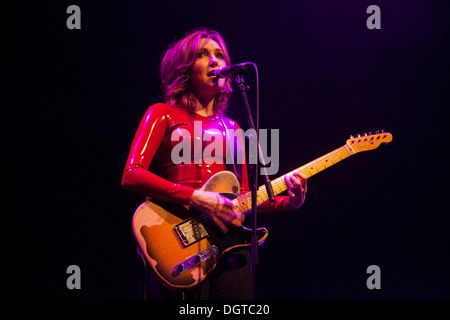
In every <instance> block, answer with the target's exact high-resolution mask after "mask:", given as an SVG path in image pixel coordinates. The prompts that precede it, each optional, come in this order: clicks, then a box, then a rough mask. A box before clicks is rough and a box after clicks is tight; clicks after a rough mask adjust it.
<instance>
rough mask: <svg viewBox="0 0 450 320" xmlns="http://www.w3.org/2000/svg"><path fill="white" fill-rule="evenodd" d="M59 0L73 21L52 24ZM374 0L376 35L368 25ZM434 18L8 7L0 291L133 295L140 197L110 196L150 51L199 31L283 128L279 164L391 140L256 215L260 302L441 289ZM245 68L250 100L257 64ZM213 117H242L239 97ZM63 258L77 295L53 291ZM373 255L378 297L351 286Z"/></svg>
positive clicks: (444, 86)
mask: <svg viewBox="0 0 450 320" xmlns="http://www.w3.org/2000/svg"><path fill="white" fill-rule="evenodd" d="M71 4H77V5H78V6H79V7H80V8H81V30H69V29H67V27H66V20H67V18H68V17H69V14H67V13H66V9H67V7H68V6H69V5H71ZM371 4H376V5H378V6H379V7H380V9H381V30H369V29H368V28H367V27H366V20H367V18H368V17H369V14H367V13H366V9H367V7H368V6H369V5H371ZM448 13H449V5H448V1H425V0H423V1H413V0H410V1H381V0H376V1H363V0H361V1H324V0H318V1H312V0H310V1H226V2H216V1H206V2H205V1H169V0H166V1H33V2H23V1H21V2H20V3H19V4H17V5H16V6H15V7H14V8H9V9H8V10H7V11H6V15H7V16H8V17H9V18H12V19H9V20H8V21H10V22H9V25H8V28H7V30H8V32H7V33H8V34H9V36H10V37H11V40H12V42H11V43H12V45H11V46H9V47H8V48H7V51H8V52H11V53H12V55H13V57H12V58H13V59H12V60H7V61H5V62H6V67H7V68H8V69H9V70H12V71H13V77H11V83H12V84H13V89H14V90H7V91H8V92H6V93H7V94H12V99H10V100H9V102H8V103H7V105H6V106H5V109H7V111H12V116H11V118H9V117H8V118H7V119H9V120H7V121H6V122H7V126H6V127H5V128H6V129H7V135H6V137H7V139H6V140H7V141H6V143H5V146H6V148H7V150H5V156H4V159H5V161H6V162H5V164H4V171H5V173H6V174H5V180H4V181H5V188H6V189H8V192H7V193H6V199H7V202H5V207H4V210H3V212H4V216H5V217H6V218H7V219H6V220H5V221H6V223H4V225H3V229H7V231H8V232H7V233H6V235H7V239H6V247H7V252H8V257H7V259H6V261H7V262H6V264H7V273H6V274H5V275H6V279H7V281H6V283H7V286H6V288H5V291H6V292H5V294H6V296H8V297H10V298H19V299H22V298H26V299H135V297H136V294H137V292H138V287H139V279H140V272H141V261H140V260H139V257H138V255H137V254H136V251H135V245H134V240H133V237H132V233H131V218H132V214H133V212H134V210H135V209H136V207H137V206H138V205H139V204H140V203H141V202H142V201H143V199H142V197H141V196H139V195H136V194H133V193H131V192H128V191H124V190H122V189H121V187H120V181H121V176H122V170H123V168H124V164H125V161H126V158H127V155H128V150H129V147H130V144H131V141H132V138H133V136H134V133H135V131H136V129H137V126H138V124H139V121H140V119H141V117H142V115H143V114H144V112H145V111H146V109H147V107H148V106H149V105H151V104H153V103H156V102H159V101H160V98H159V96H160V79H159V76H158V68H159V63H160V60H161V55H162V53H163V52H164V50H165V49H166V47H167V46H168V45H169V44H170V43H171V42H172V41H174V40H175V39H180V38H181V37H183V36H184V34H185V33H186V31H188V30H190V29H192V28H194V27H198V26H206V27H208V28H212V29H215V30H217V31H219V32H220V33H221V34H222V35H223V37H224V38H225V40H226V41H227V43H228V49H229V52H230V54H231V58H232V62H233V63H239V62H244V61H253V62H255V63H256V64H257V65H258V68H259V73H260V82H261V83H260V86H261V91H260V93H261V105H260V111H261V116H260V122H261V124H260V127H261V128H266V129H272V128H273V129H280V170H279V175H281V174H284V173H287V172H289V171H291V170H293V169H294V168H297V167H299V166H301V165H303V164H305V163H307V162H309V161H311V160H313V159H315V158H317V157H319V156H321V155H323V154H325V153H328V152H329V151H331V150H334V149H335V148H337V147H340V146H342V145H343V144H344V143H345V142H346V139H347V138H348V136H349V135H350V134H357V133H364V132H368V131H372V132H374V131H375V130H381V129H384V130H385V131H387V132H391V133H392V134H393V136H394V139H393V142H392V143H390V144H389V145H386V146H381V147H380V148H378V149H376V150H374V151H370V152H365V153H361V154H357V155H355V156H354V157H351V158H350V159H348V160H345V161H343V162H341V163H339V164H338V165H336V166H334V167H332V168H330V169H328V170H327V171H325V172H323V173H321V174H319V175H317V176H314V177H312V178H311V179H310V180H309V181H308V188H309V191H308V195H307V200H306V203H305V205H304V206H303V207H302V208H301V209H300V210H298V211H295V212H288V213H280V214H265V215H261V216H260V217H259V224H260V225H262V226H266V227H268V228H269V231H270V235H269V238H268V240H267V241H266V243H265V244H264V245H263V247H261V251H260V255H261V257H260V258H261V265H260V267H259V268H258V272H257V279H258V283H257V291H258V296H257V297H258V298H260V299H397V300H398V299H402V300H404V299H449V298H450V279H449V270H450V263H449V243H450V241H449V240H450V239H449V219H448V214H449V205H448V201H449V197H448V190H449V189H448V179H449V170H448V169H449V164H448V161H449V156H448V154H449V153H448V151H449V150H448V149H449V148H448V145H449V143H448V137H449V135H448V132H447V131H448V129H446V128H445V125H446V123H447V114H448V113H447V110H446V109H447V107H448V106H449V99H448V91H449V90H448V89H449V88H448V87H449V76H448V74H449V73H448V71H449V70H448V69H449V68H448V66H449V62H448V57H449V50H448V42H449V40H448V39H449V28H448V27H449V23H448V18H449V15H448ZM10 49H12V50H10ZM246 79H247V83H248V84H249V85H250V86H251V87H252V89H253V90H252V92H251V93H250V99H251V102H252V106H254V105H255V104H254V93H255V90H254V89H255V80H254V79H255V78H254V74H253V73H251V71H248V72H246ZM8 115H9V113H8ZM228 115H229V116H230V117H231V118H234V119H236V120H237V121H238V122H239V123H240V124H241V126H242V127H244V128H246V127H247V123H246V119H245V115H244V109H243V106H242V102H241V98H240V96H239V94H238V93H235V95H234V97H233V103H232V106H231V107H230V109H229V113H228ZM277 176H278V175H276V176H274V178H275V177H277ZM6 204H11V205H12V207H11V209H7V207H8V205H6ZM4 260H5V259H4ZM72 264H75V265H78V266H79V267H80V268H81V290H68V289H67V287H66V279H67V277H68V276H69V275H68V274H66V268H67V267H68V266H69V265H72ZM370 265H378V266H379V267H380V268H381V289H380V290H369V289H367V287H366V280H367V277H368V276H369V275H368V274H367V273H366V269H367V267H368V266H370Z"/></svg>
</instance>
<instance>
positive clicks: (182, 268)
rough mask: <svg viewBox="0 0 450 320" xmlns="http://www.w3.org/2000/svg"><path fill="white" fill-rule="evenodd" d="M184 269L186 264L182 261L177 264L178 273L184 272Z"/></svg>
mask: <svg viewBox="0 0 450 320" xmlns="http://www.w3.org/2000/svg"><path fill="white" fill-rule="evenodd" d="M183 270H184V265H183V264H182V263H180V264H179V265H177V272H178V273H182V272H183Z"/></svg>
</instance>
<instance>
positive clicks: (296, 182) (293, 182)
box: [290, 176, 302, 187]
mask: <svg viewBox="0 0 450 320" xmlns="http://www.w3.org/2000/svg"><path fill="white" fill-rule="evenodd" d="M290 179H291V182H292V185H293V186H294V187H295V186H301V185H302V183H301V181H300V180H301V179H297V178H296V177H295V176H291V177H290Z"/></svg>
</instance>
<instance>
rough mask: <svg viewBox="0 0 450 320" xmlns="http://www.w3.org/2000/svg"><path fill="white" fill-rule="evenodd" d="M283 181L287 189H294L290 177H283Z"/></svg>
mask: <svg viewBox="0 0 450 320" xmlns="http://www.w3.org/2000/svg"><path fill="white" fill-rule="evenodd" d="M284 181H285V182H286V185H287V187H288V189H292V188H294V185H293V184H292V182H291V179H290V177H288V176H285V177H284Z"/></svg>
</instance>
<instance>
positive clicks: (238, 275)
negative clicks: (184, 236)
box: [149, 249, 252, 300]
mask: <svg viewBox="0 0 450 320" xmlns="http://www.w3.org/2000/svg"><path fill="white" fill-rule="evenodd" d="M149 273H150V274H149V288H150V293H149V298H150V299H152V300H183V299H184V300H251V299H252V274H251V268H250V254H249V250H248V249H242V250H239V251H236V252H232V253H229V254H228V255H226V256H225V257H224V258H223V259H222V260H221V261H220V263H219V264H218V265H217V266H216V268H215V269H214V271H213V272H212V273H211V275H210V276H209V277H207V278H206V279H205V280H204V281H203V282H202V283H201V284H200V285H199V286H198V287H196V288H195V289H193V290H186V291H184V292H174V291H171V290H169V289H167V288H166V287H164V286H163V285H162V284H160V283H159V282H158V280H157V279H156V278H155V277H154V275H153V273H152V272H149Z"/></svg>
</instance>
